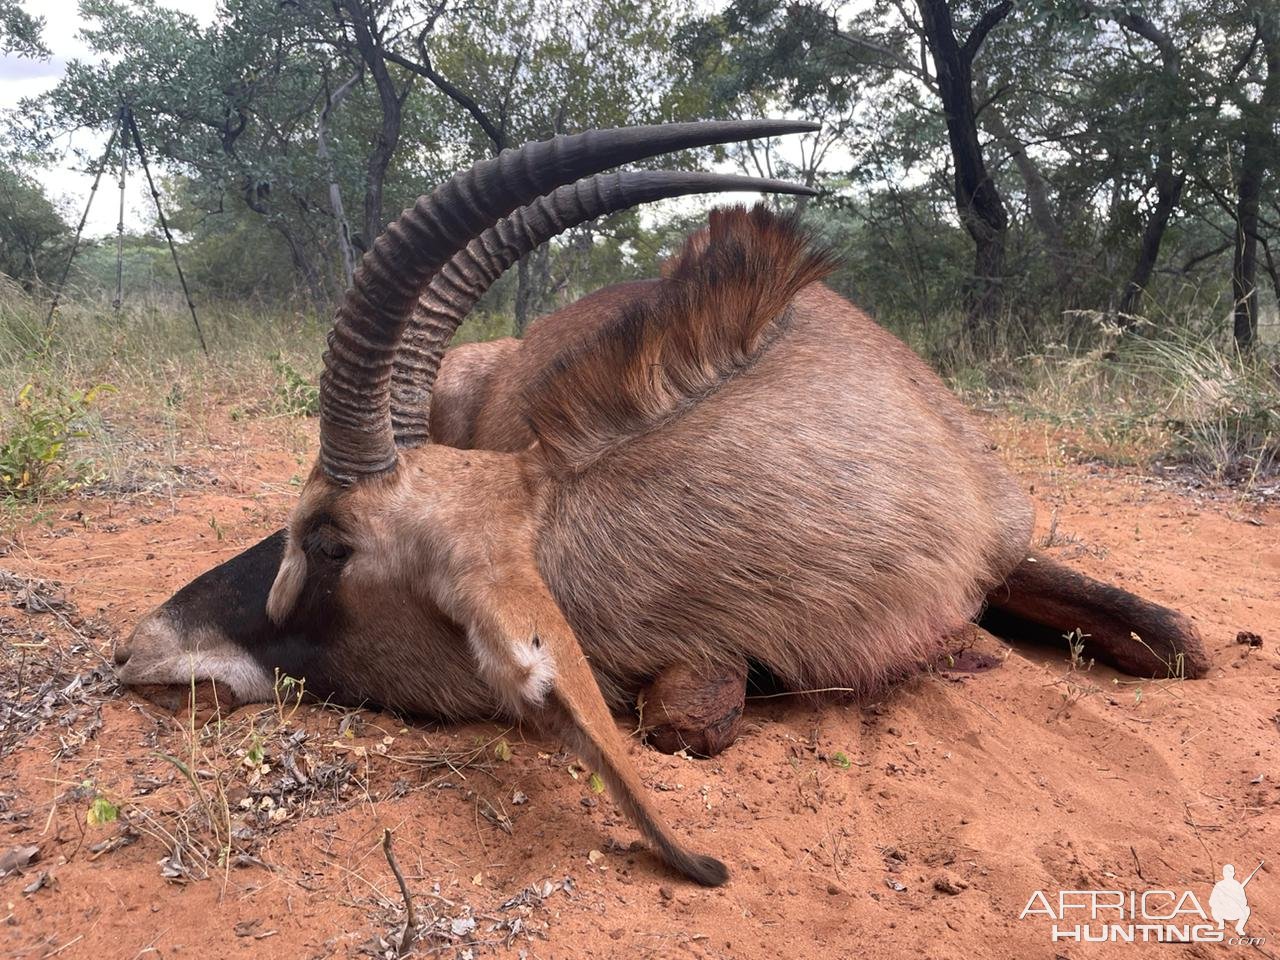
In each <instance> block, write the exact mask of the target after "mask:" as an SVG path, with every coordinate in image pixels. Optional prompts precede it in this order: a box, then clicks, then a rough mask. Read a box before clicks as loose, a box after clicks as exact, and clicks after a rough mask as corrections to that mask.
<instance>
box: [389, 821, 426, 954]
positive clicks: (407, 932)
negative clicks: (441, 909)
mask: <svg viewBox="0 0 1280 960" xmlns="http://www.w3.org/2000/svg"><path fill="white" fill-rule="evenodd" d="M382 852H383V853H384V854H385V855H386V857H387V865H388V866H389V867H391V872H392V873H393V874H395V878H396V883H398V884H399V885H400V896H402V897H403V898H404V933H402V934H401V935H400V944H399V946H397V947H396V956H398V957H403V956H404V954H405V951H406V950H408V949H409V945H410V944H411V943H413V938H414V936H415V935H416V934H417V932H418V918H417V915H416V914H415V913H414V910H413V897H412V896H411V895H410V893H409V885H408V884H407V883H405V882H404V874H403V873H401V872H400V864H398V863H396V854H395V851H394V850H392V849H391V828H390V827H384V828H383V830H382Z"/></svg>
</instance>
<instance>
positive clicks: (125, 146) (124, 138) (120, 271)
mask: <svg viewBox="0 0 1280 960" xmlns="http://www.w3.org/2000/svg"><path fill="white" fill-rule="evenodd" d="M117 140H119V141H120V219H119V221H118V222H117V224H116V296H115V299H114V300H113V301H112V304H111V305H112V306H113V307H115V309H116V310H119V309H120V304H121V301H122V300H123V299H124V197H125V171H126V169H127V166H128V162H127V161H128V154H129V146H130V144H132V145H133V148H134V149H135V150H136V151H137V153H138V160H139V161H140V162H141V163H142V170H143V172H144V173H145V174H146V175H147V186H148V187H150V188H151V199H152V200H153V201H154V202H155V205H156V216H157V217H158V218H159V220H160V229H161V230H163V231H164V238H165V240H166V241H167V242H168V244H169V253H170V254H171V255H172V256H173V266H174V269H175V270H177V271H178V282H179V283H180V284H182V295H183V296H184V297H185V298H186V300H187V309H188V310H190V311H191V323H192V324H193V325H194V326H195V328H196V336H197V337H198V338H199V340H200V349H201V350H203V351H204V352H205V355H206V356H208V354H209V346H208V344H206V343H205V341H204V331H202V330H201V329H200V320H199V319H198V318H197V317H196V305H195V304H194V303H193V302H192V300H191V291H190V290H189V289H188V288H187V278H186V276H185V275H184V274H183V272H182V264H181V263H179V262H178V249H177V247H175V246H174V243H173V234H172V233H170V232H169V221H168V220H167V219H166V218H165V215H164V208H163V207H161V206H160V192H159V191H158V190H156V182H155V180H154V179H152V177H151V167H150V166H149V165H148V164H147V152H146V151H145V150H144V149H143V148H142V136H141V135H140V134H139V133H138V124H137V121H136V120H134V117H133V111H132V110H131V109H130V108H129V104H128V103H126V102H124V101H121V103H120V109H119V111H117V113H116V116H115V123H114V125H113V126H112V128H111V139H109V140H108V141H107V149H106V150H104V151H103V152H102V159H101V160H99V161H98V169H97V172H96V173H95V174H94V177H93V186H92V187H91V188H90V189H89V200H88V202H87V203H85V205H84V213H83V214H81V216H80V225H79V226H77V227H76V236H75V240H74V241H72V243H71V253H70V254H69V255H68V256H67V262H66V265H65V266H64V267H63V268H62V277H61V278H60V279H59V280H58V285H57V286H56V287H54V292H53V301H52V302H51V303H50V304H49V315H48V316H47V317H45V320H44V325H45V329H46V330H47V329H48V328H49V326H50V324H52V323H53V314H54V312H55V311H56V310H57V309H58V301H59V300H60V299H61V297H62V288H63V286H64V285H65V284H66V282H67V275H68V274H69V273H70V272H71V262H72V261H73V260H74V259H75V257H76V253H77V251H78V250H79V249H80V235H81V234H82V233H84V225H85V222H86V221H87V220H88V219H89V208H90V207H91V206H93V197H94V194H96V193H97V192H98V183H99V182H100V181H101V180H102V174H103V171H105V170H106V169H107V163H108V161H110V159H111V151H112V149H113V148H114V147H115V145H116V141H117Z"/></svg>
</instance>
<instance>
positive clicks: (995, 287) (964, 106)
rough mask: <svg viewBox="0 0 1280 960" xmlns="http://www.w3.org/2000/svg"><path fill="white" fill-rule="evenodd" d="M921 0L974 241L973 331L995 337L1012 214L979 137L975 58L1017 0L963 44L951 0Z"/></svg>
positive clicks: (990, 15) (986, 17)
mask: <svg viewBox="0 0 1280 960" xmlns="http://www.w3.org/2000/svg"><path fill="white" fill-rule="evenodd" d="M916 2H917V5H918V6H919V8H920V17H921V24H922V26H923V28H924V32H925V39H926V41H927V42H928V44H929V52H930V54H931V55H932V57H933V62H934V70H935V71H936V74H937V84H938V96H939V98H940V99H941V100H942V109H943V112H944V114H945V115H946V121H947V138H948V141H949V142H950V146H951V158H952V162H953V163H954V164H955V201H956V212H957V213H958V214H959V215H960V221H961V222H962V223H963V224H964V227H965V230H967V231H968V233H969V236H970V237H971V238H972V239H973V244H974V269H973V274H974V275H973V288H972V293H971V296H970V302H969V317H968V328H969V329H968V332H969V333H970V335H972V336H975V337H977V338H980V339H982V340H985V341H986V342H988V343H992V342H994V339H995V321H996V317H997V316H998V314H999V311H1000V306H1001V303H1002V301H1003V294H1004V283H1003V281H1004V250H1005V234H1006V232H1007V230H1008V226H1009V218H1008V214H1007V213H1006V211H1005V207H1004V201H1003V200H1002V199H1001V197H1000V192H999V190H998V189H997V188H996V185H995V182H994V181H993V180H992V179H991V176H990V174H989V173H988V172H987V166H986V162H985V161H984V159H983V156H982V145H981V143H980V142H979V140H978V120H977V112H976V110H975V109H974V104H973V58H974V56H975V55H976V54H977V52H978V50H979V48H980V47H981V46H982V41H983V40H984V39H985V38H986V35H987V33H988V32H990V30H991V29H992V28H993V27H994V26H995V25H996V24H997V23H999V22H1000V20H1001V19H1003V18H1004V17H1005V15H1007V14H1008V12H1009V10H1010V9H1011V8H1012V3H1009V2H1007V0H1006V2H1005V3H1001V4H1000V5H999V6H997V7H994V8H992V9H991V10H988V11H987V12H986V13H984V14H983V15H982V17H981V19H980V20H979V21H978V24H977V25H976V26H975V27H974V28H973V31H972V32H971V33H970V35H969V37H968V38H967V39H966V40H965V42H964V44H963V45H962V44H961V43H960V42H959V41H958V40H957V39H956V34H955V26H954V24H953V22H952V19H951V9H950V7H949V6H948V0H916Z"/></svg>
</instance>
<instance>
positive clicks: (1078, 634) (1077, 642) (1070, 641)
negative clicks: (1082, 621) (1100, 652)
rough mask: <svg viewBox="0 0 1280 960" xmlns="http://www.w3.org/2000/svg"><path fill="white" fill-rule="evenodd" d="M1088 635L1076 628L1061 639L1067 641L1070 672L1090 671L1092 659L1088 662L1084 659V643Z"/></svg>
mask: <svg viewBox="0 0 1280 960" xmlns="http://www.w3.org/2000/svg"><path fill="white" fill-rule="evenodd" d="M1088 636H1089V634H1087V633H1085V632H1084V631H1082V630H1081V629H1080V628H1079V627H1076V628H1075V629H1074V630H1072V631H1071V632H1070V633H1064V634H1063V635H1062V638H1063V639H1064V640H1066V641H1067V652H1068V653H1070V654H1071V670H1072V671H1073V672H1074V671H1077V670H1092V669H1093V658H1092V657H1090V658H1089V659H1088V660H1085V658H1084V641H1085V638H1086V637H1088Z"/></svg>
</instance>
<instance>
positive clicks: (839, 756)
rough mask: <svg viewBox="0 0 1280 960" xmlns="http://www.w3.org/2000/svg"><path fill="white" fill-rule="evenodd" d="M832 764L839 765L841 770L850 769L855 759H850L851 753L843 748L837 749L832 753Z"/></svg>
mask: <svg viewBox="0 0 1280 960" xmlns="http://www.w3.org/2000/svg"><path fill="white" fill-rule="evenodd" d="M831 765H832V766H833V767H839V768H840V769H841V770H848V769H849V768H850V767H851V766H853V761H851V760H850V759H849V755H848V754H847V753H845V752H844V751H843V750H837V751H836V752H835V753H833V754H832V755H831Z"/></svg>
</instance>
